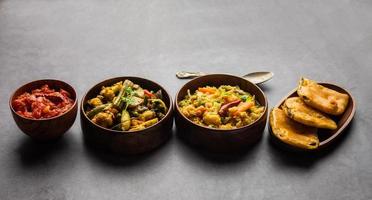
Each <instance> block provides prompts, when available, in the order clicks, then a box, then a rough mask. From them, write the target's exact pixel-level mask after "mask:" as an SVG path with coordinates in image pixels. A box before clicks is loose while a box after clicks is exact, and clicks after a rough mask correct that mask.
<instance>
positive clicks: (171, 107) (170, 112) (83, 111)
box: [80, 76, 173, 134]
mask: <svg viewBox="0 0 372 200" xmlns="http://www.w3.org/2000/svg"><path fill="white" fill-rule="evenodd" d="M131 78H135V79H143V80H146V81H149V82H151V83H152V84H155V86H159V89H161V90H163V91H165V93H166V94H167V96H168V98H169V108H168V111H167V113H166V114H165V116H164V117H163V118H162V119H161V120H160V121H158V122H157V123H155V124H153V125H151V126H149V127H146V128H144V129H142V130H135V131H118V130H112V129H108V128H105V127H102V126H99V125H97V124H95V123H93V122H92V121H91V119H89V117H88V116H87V115H86V113H85V110H84V99H85V98H86V96H87V94H88V93H89V92H90V91H91V90H92V89H93V88H95V87H97V86H98V85H100V84H101V83H103V82H106V81H111V80H113V79H123V80H125V79H129V80H130V79H131ZM141 87H142V86H141ZM172 102H173V100H172V97H171V96H170V95H169V92H168V91H167V90H166V89H164V87H163V86H161V85H160V84H158V83H157V82H155V81H152V80H150V79H147V78H142V77H138V76H117V77H113V78H108V79H105V80H102V81H100V82H98V83H97V84H95V85H93V86H92V87H90V88H89V89H88V90H87V92H85V94H84V95H83V96H82V99H81V102H80V112H81V113H82V114H83V116H84V117H85V118H86V119H87V120H88V122H89V123H91V124H93V126H95V127H97V128H99V129H102V130H105V131H109V132H110V133H115V134H132V133H139V132H143V131H145V130H146V131H147V130H149V129H151V128H154V127H156V126H159V125H160V124H161V123H162V122H163V121H164V120H165V119H166V118H168V117H169V116H170V115H171V114H172V112H173V105H172Z"/></svg>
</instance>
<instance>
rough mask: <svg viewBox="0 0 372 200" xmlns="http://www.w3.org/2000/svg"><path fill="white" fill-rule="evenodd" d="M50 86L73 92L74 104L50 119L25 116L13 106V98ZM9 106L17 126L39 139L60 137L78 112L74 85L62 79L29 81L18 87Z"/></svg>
mask: <svg viewBox="0 0 372 200" xmlns="http://www.w3.org/2000/svg"><path fill="white" fill-rule="evenodd" d="M45 84H47V85H49V87H50V88H54V89H60V88H61V89H64V90H66V91H67V92H69V93H70V94H71V98H72V99H73V100H74V104H73V106H72V107H71V108H70V109H69V110H68V111H66V112H65V113H63V114H61V115H59V116H56V117H52V118H48V119H30V118H26V117H23V116H21V115H19V114H18V113H16V112H15V110H14V109H13V107H12V102H13V100H14V99H15V98H16V97H18V96H19V95H21V94H23V93H25V92H31V91H32V90H34V89H37V88H40V87H41V86H43V85H45ZM9 107H10V110H11V112H12V115H13V119H14V120H15V122H16V124H17V126H18V127H19V128H20V129H21V130H22V131H23V132H24V133H25V134H27V135H28V136H30V137H31V138H33V139H35V140H38V141H50V140H55V139H57V138H60V137H61V136H62V135H63V134H64V133H65V132H66V131H67V130H68V129H69V128H70V127H71V126H72V124H73V123H74V121H75V118H76V114H77V97H76V92H75V90H74V88H73V87H72V86H70V85H69V84H67V83H65V82H63V81H60V80H51V79H44V80H37V81H33V82H30V83H27V84H25V85H23V86H21V87H20V88H18V89H17V90H16V91H15V92H14V93H13V95H12V96H11V97H10V100H9Z"/></svg>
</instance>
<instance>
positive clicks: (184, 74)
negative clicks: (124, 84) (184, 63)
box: [176, 71, 206, 79]
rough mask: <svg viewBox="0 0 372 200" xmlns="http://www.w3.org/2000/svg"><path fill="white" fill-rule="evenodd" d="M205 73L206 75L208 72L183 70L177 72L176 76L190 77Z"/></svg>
mask: <svg viewBox="0 0 372 200" xmlns="http://www.w3.org/2000/svg"><path fill="white" fill-rule="evenodd" d="M204 75H206V73H204V72H185V71H181V72H177V73H176V76H177V78H179V79H189V78H195V77H199V76H204Z"/></svg>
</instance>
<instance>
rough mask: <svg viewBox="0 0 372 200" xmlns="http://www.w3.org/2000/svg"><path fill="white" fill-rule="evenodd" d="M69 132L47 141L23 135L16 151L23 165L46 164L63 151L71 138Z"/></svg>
mask: <svg viewBox="0 0 372 200" xmlns="http://www.w3.org/2000/svg"><path fill="white" fill-rule="evenodd" d="M68 132H69V131H68ZM68 132H67V133H66V135H64V136H62V137H61V138H58V139H56V140H53V141H47V142H41V141H38V140H34V139H32V138H30V137H23V138H22V139H21V141H20V144H19V145H18V146H17V147H16V152H17V153H18V155H19V157H20V161H21V163H22V165H23V166H25V167H29V166H36V165H41V164H45V162H48V161H50V160H51V159H53V157H55V156H56V155H57V154H61V153H63V152H64V151H65V150H66V148H67V146H68V143H69V140H70V137H68V135H70V134H72V133H68Z"/></svg>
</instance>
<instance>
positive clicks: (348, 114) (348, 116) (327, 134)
mask: <svg viewBox="0 0 372 200" xmlns="http://www.w3.org/2000/svg"><path fill="white" fill-rule="evenodd" d="M319 84H320V85H322V86H324V87H327V88H329V89H332V90H335V91H337V92H340V93H344V94H347V95H348V96H349V103H348V105H347V107H346V109H345V112H344V113H343V114H342V115H339V116H331V115H328V116H330V117H331V118H332V119H333V120H334V121H335V122H336V124H337V129H335V130H328V129H318V137H319V147H318V148H316V149H302V148H298V147H295V146H292V145H289V144H286V143H284V142H282V141H281V140H280V139H279V138H277V137H276V136H275V135H274V133H273V131H272V129H271V126H270V124H269V132H270V138H271V139H272V141H273V142H274V144H276V145H277V146H279V147H281V148H283V149H285V150H289V151H292V152H317V151H321V150H323V149H325V148H326V147H328V146H331V145H332V144H333V143H334V142H335V141H337V139H338V138H339V137H340V136H341V135H342V133H344V131H345V130H346V128H347V127H348V126H349V124H350V123H351V121H352V120H353V118H354V114H355V110H356V106H355V100H354V97H353V96H352V95H351V94H350V93H349V92H348V91H347V90H345V89H343V88H341V87H339V86H337V85H334V84H330V83H319ZM290 97H298V95H297V88H295V89H294V90H292V91H291V92H290V93H289V94H288V95H287V96H285V97H284V98H283V99H282V100H281V101H280V102H279V103H278V104H277V105H276V106H275V108H280V107H281V106H282V104H283V103H284V102H285V100H286V99H288V98H290Z"/></svg>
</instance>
